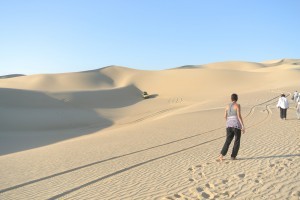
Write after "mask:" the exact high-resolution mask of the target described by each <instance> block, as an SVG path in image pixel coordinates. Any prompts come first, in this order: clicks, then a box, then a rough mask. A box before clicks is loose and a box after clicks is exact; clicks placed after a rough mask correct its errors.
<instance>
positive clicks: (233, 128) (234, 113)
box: [219, 94, 245, 161]
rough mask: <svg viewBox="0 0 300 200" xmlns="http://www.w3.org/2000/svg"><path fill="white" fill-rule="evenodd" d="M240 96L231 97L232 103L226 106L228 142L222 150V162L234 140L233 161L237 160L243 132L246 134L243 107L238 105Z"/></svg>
mask: <svg viewBox="0 0 300 200" xmlns="http://www.w3.org/2000/svg"><path fill="white" fill-rule="evenodd" d="M237 100H238V95H237V94H232V95H231V101H232V102H231V103H230V104H229V105H227V106H226V109H225V119H226V141H225V143H224V146H223V148H222V150H221V154H220V156H219V160H220V161H222V160H223V159H224V156H225V155H226V154H227V151H228V148H229V146H230V143H231V141H232V140H233V138H235V139H234V145H233V149H232V153H231V159H232V160H235V159H236V156H237V154H238V151H239V148H240V139H241V132H242V133H245V127H244V122H243V119H242V115H241V106H240V105H239V104H237V103H236V102H237Z"/></svg>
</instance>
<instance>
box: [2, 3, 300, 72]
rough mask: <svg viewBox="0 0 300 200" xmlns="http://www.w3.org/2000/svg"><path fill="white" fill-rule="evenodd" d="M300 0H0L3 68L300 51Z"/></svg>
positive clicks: (143, 64) (259, 56)
mask: <svg viewBox="0 0 300 200" xmlns="http://www.w3.org/2000/svg"><path fill="white" fill-rule="evenodd" d="M299 8H300V0H285V1H284V0H19V1H18V0H0V75H5V74H12V73H24V74H39V73H60V72H75V71H83V70H90V69H96V68H101V67H104V66H108V65H121V66H127V67H131V68H136V69H145V70H160V69H167V68H173V67H178V66H182V65H189V64H205V63H211V62H219V61H230V60H240V61H254V62H259V61H263V60H272V59H279V58H300V11H299Z"/></svg>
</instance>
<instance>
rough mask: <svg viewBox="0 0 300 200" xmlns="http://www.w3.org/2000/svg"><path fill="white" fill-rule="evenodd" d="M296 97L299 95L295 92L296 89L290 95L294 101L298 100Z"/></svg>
mask: <svg viewBox="0 0 300 200" xmlns="http://www.w3.org/2000/svg"><path fill="white" fill-rule="evenodd" d="M298 97H299V94H298V92H297V90H296V91H295V92H294V95H293V96H292V100H294V101H295V102H297V101H298Z"/></svg>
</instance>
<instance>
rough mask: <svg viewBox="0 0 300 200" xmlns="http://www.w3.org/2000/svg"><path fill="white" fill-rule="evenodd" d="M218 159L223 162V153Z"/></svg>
mask: <svg viewBox="0 0 300 200" xmlns="http://www.w3.org/2000/svg"><path fill="white" fill-rule="evenodd" d="M218 160H219V161H221V162H222V161H223V160H224V157H223V155H222V154H221V155H220V156H219V158H218Z"/></svg>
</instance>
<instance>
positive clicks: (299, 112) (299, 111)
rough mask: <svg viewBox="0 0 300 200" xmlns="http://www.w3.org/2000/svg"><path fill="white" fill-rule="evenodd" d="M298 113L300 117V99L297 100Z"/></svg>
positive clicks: (299, 117)
mask: <svg viewBox="0 0 300 200" xmlns="http://www.w3.org/2000/svg"><path fill="white" fill-rule="evenodd" d="M296 114H297V118H298V119H300V101H298V102H297V106H296Z"/></svg>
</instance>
